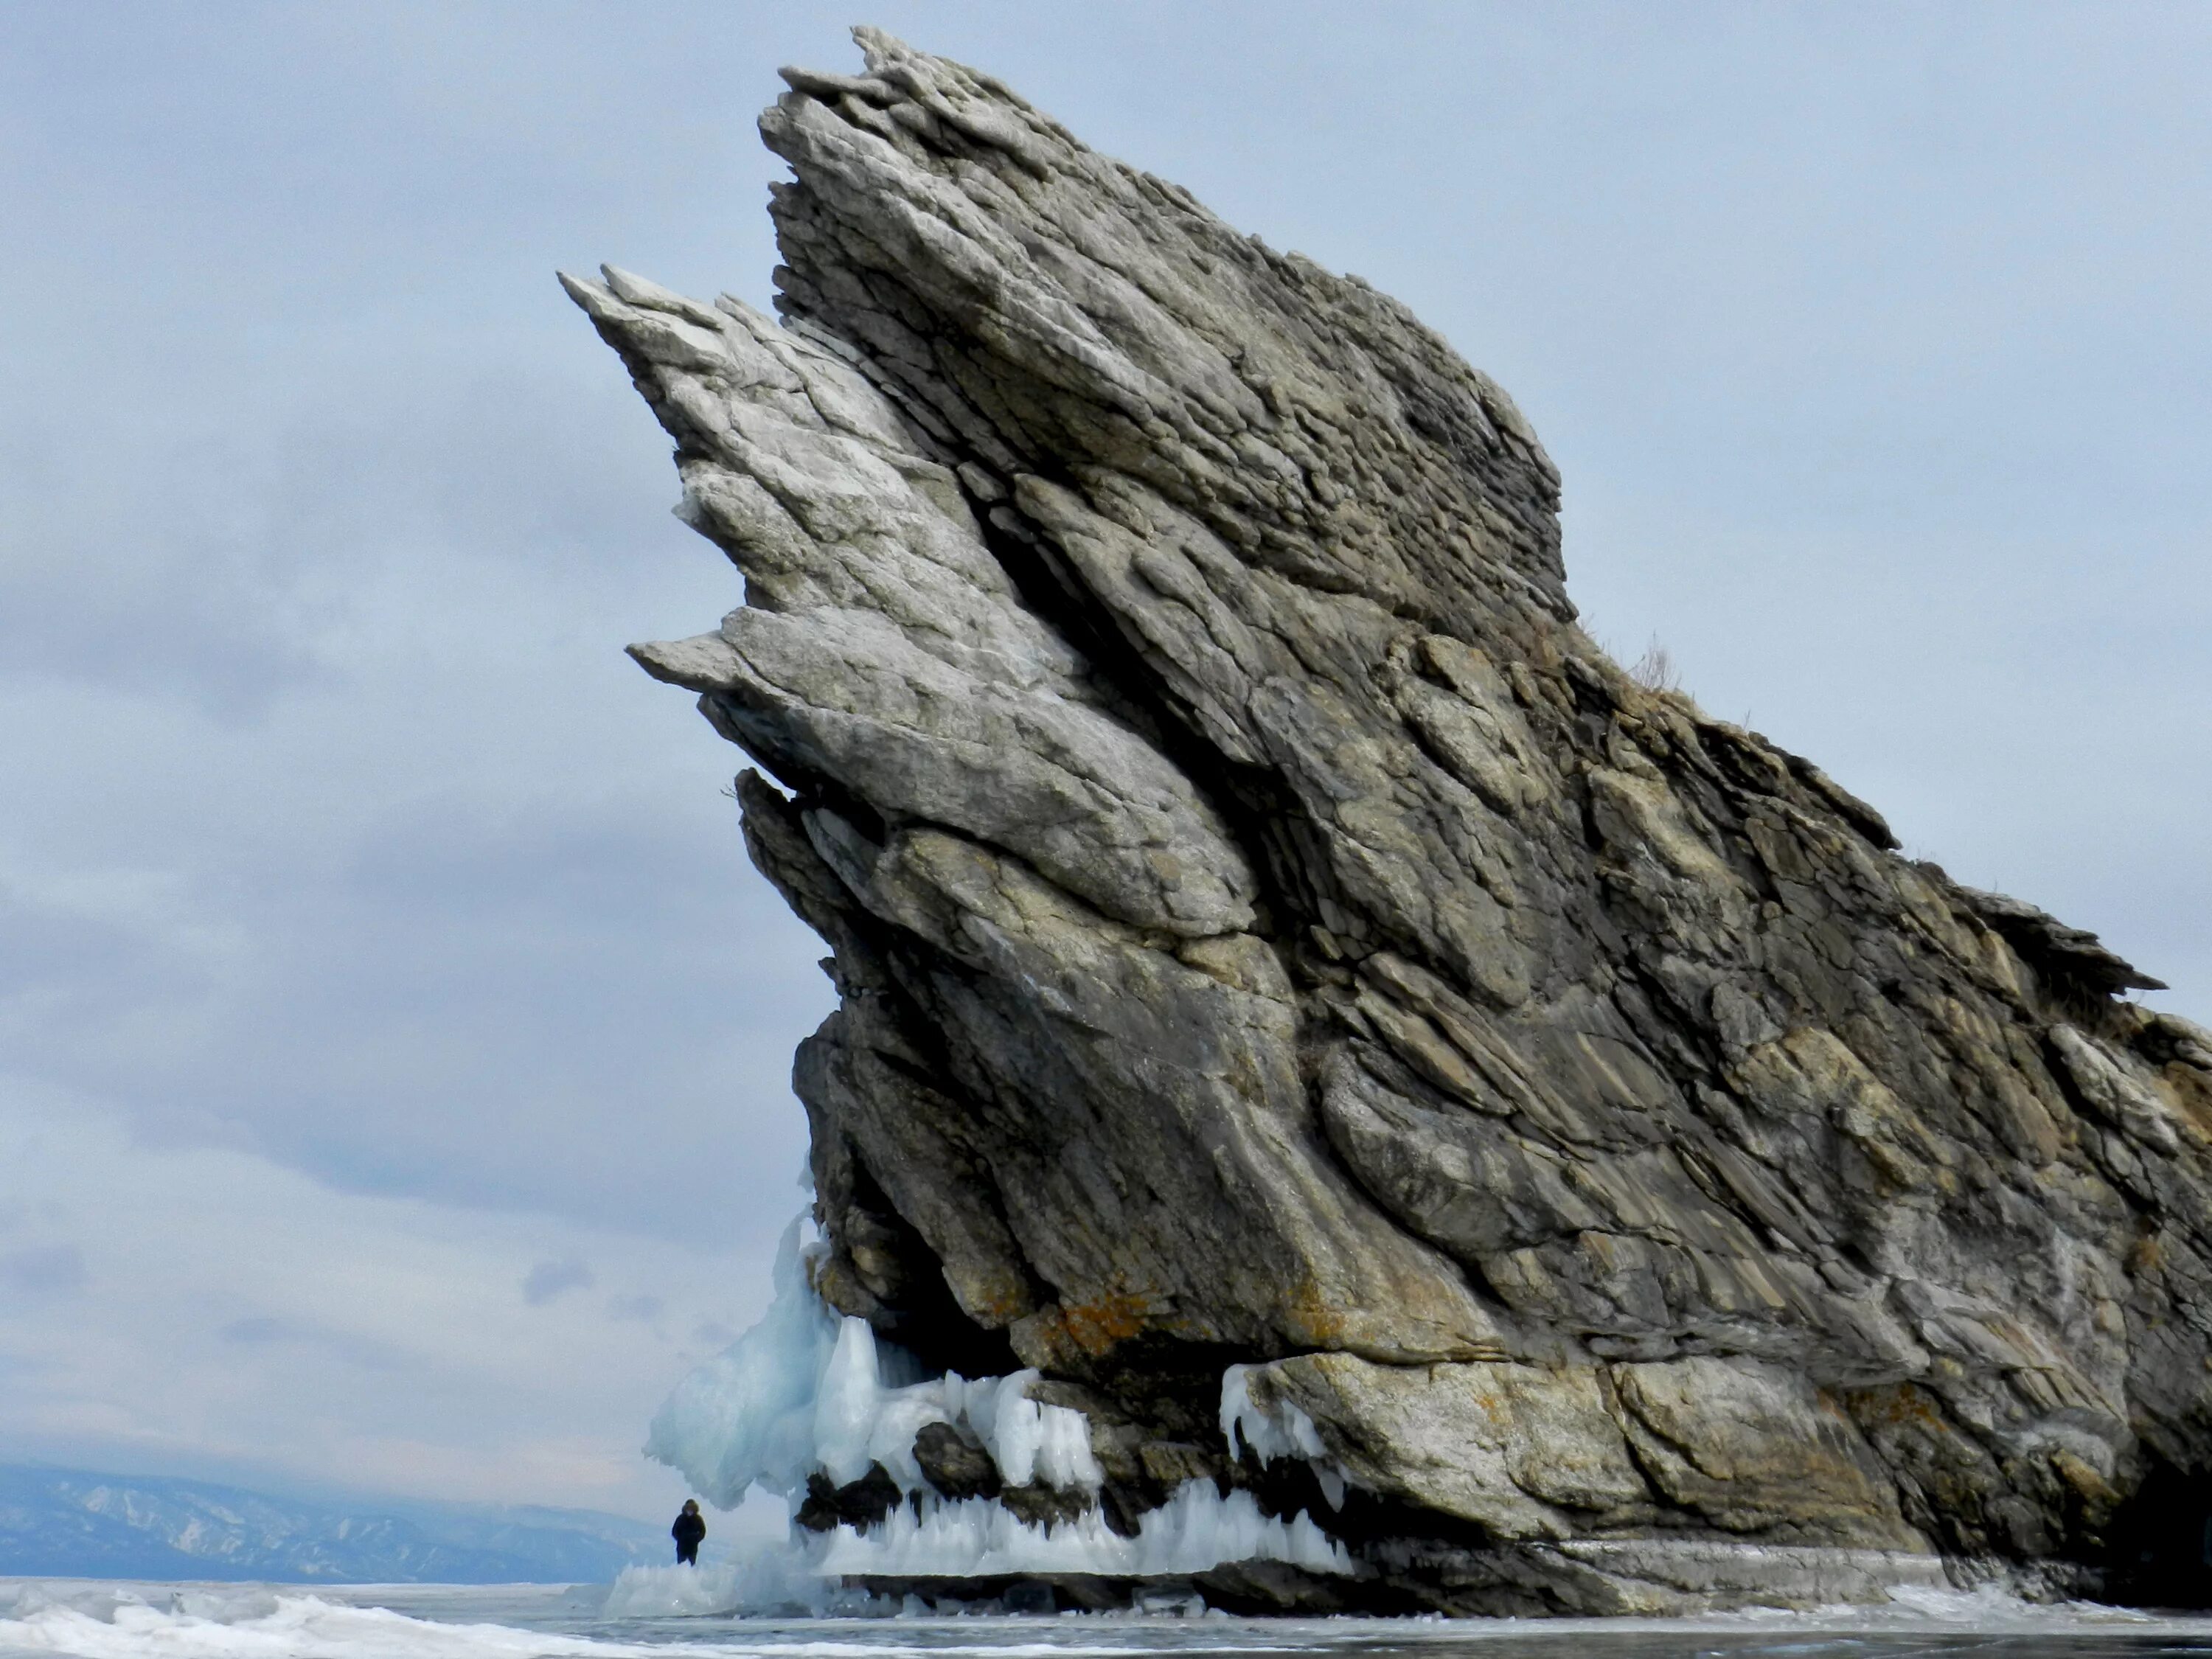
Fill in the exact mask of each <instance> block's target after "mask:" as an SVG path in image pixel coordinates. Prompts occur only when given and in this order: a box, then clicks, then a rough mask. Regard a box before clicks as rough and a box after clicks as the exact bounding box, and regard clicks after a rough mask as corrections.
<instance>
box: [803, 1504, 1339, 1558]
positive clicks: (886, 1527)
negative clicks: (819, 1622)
mask: <svg viewBox="0 0 2212 1659" xmlns="http://www.w3.org/2000/svg"><path fill="white" fill-rule="evenodd" d="M808 1559H809V1560H810V1562H811V1565H813V1566H814V1567H815V1569H816V1570H817V1571H820V1572H822V1573H823V1574H825V1575H842V1576H846V1577H884V1578H905V1577H915V1578H922V1577H928V1578H993V1577H1006V1576H1010V1575H1011V1576H1024V1575H1032V1574H1034V1575H1041V1576H1053V1575H1060V1574H1089V1575H1093V1576H1096V1577H1103V1578H1164V1577H1188V1576H1194V1575H1196V1574H1200V1573H1204V1572H1207V1571H1212V1569H1213V1568H1215V1567H1218V1566H1223V1565H1228V1564H1231V1563H1236V1562H1244V1561H1279V1562H1284V1563H1286V1564H1288V1565H1291V1566H1296V1567H1302V1568H1304V1569H1305V1570H1306V1571H1309V1572H1320V1573H1349V1572H1351V1571H1352V1558H1351V1557H1350V1556H1349V1555H1348V1554H1346V1552H1345V1548H1344V1547H1343V1545H1341V1544H1340V1543H1338V1542H1337V1541H1335V1540H1334V1539H1333V1538H1330V1537H1329V1536H1328V1534H1326V1533H1324V1532H1322V1529H1321V1528H1319V1527H1317V1526H1316V1525H1315V1524H1314V1523H1313V1521H1312V1520H1311V1519H1310V1517H1309V1516H1304V1515H1297V1516H1291V1517H1290V1518H1289V1519H1287V1520H1285V1519H1282V1518H1279V1517H1277V1516H1268V1515H1263V1514H1262V1513H1261V1510H1260V1506H1259V1504H1257V1503H1256V1502H1255V1501H1254V1499H1253V1497H1252V1494H1251V1493H1249V1492H1231V1493H1230V1494H1229V1495H1228V1496H1227V1497H1226V1498H1224V1497H1223V1496H1222V1495H1221V1493H1220V1492H1218V1490H1217V1489H1216V1488H1215V1487H1214V1486H1213V1483H1212V1482H1211V1481H1208V1480H1193V1481H1189V1482H1187V1483H1186V1484H1184V1485H1183V1486H1179V1487H1177V1488H1176V1492H1175V1493H1174V1495H1173V1496H1171V1497H1170V1498H1169V1499H1168V1501H1167V1502H1166V1503H1165V1504H1163V1505H1162V1506H1161V1507H1160V1508H1158V1509H1156V1510H1151V1511H1149V1512H1148V1513H1147V1514H1146V1515H1145V1516H1144V1517H1143V1518H1142V1520H1141V1521H1140V1522H1139V1533H1138V1535H1137V1536H1136V1537H1134V1538H1124V1537H1121V1535H1120V1534H1117V1533H1115V1532H1114V1531H1113V1530H1111V1529H1110V1528H1109V1527H1108V1526H1107V1525H1106V1523H1105V1522H1104V1521H1103V1519H1101V1518H1100V1516H1099V1514H1098V1512H1097V1510H1088V1511H1085V1513H1084V1514H1082V1515H1080V1516H1077V1517H1076V1518H1075V1519H1073V1520H1070V1521H1060V1522H1055V1523H1054V1524H1053V1525H1052V1526H1050V1527H1049V1528H1047V1527H1042V1526H1030V1525H1027V1524H1025V1523H1024V1522H1020V1521H1018V1520H1017V1519H1016V1518H1015V1517H1014V1516H1012V1515H1011V1514H1009V1513H1008V1512H1007V1511H1006V1510H1005V1509H1004V1508H1003V1507H1001V1506H1000V1505H999V1504H995V1503H992V1502H989V1501H988V1500H987V1499H984V1498H966V1499H963V1500H961V1501H959V1502H957V1503H944V1502H926V1503H925V1505H924V1507H923V1509H922V1510H921V1514H920V1515H919V1516H917V1515H916V1514H915V1512H914V1510H912V1509H910V1508H908V1507H906V1506H904V1505H902V1506H901V1507H899V1508H898V1509H896V1510H892V1511H891V1512H890V1516H888V1517H887V1518H886V1519H885V1520H884V1522H881V1523H880V1524H879V1525H877V1526H875V1527H872V1528H868V1529H867V1530H866V1532H855V1531H854V1529H852V1528H845V1527H841V1528H837V1530H836V1531H835V1532H832V1533H829V1534H826V1536H825V1537H824V1539H823V1541H822V1543H821V1544H820V1545H819V1546H817V1547H816V1548H815V1550H814V1551H812V1552H811V1553H810V1554H809V1557H808Z"/></svg>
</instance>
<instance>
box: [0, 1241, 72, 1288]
mask: <svg viewBox="0 0 2212 1659" xmlns="http://www.w3.org/2000/svg"><path fill="white" fill-rule="evenodd" d="M86 1279H87V1275H86V1273H85V1268H84V1252H83V1251H82V1250H80V1249H77V1247H76V1245H74V1244H48V1245H45V1246H42V1247H34V1248H32V1249H20V1250H10V1251H9V1252H8V1253H7V1254H5V1255H0V1285H7V1286H8V1287H9V1289H10V1290H15V1291H22V1292H23V1293H24V1294H25V1295H27V1296H56V1295H59V1296H67V1295H70V1294H71V1293H73V1292H75V1291H82V1289H83V1288H84V1287H85V1283H86Z"/></svg>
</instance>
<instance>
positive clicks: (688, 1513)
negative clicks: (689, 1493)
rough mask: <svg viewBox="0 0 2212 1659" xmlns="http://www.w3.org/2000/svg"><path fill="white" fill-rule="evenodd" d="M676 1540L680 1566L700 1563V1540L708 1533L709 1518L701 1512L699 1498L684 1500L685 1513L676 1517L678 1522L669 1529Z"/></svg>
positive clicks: (677, 1558) (677, 1557)
mask: <svg viewBox="0 0 2212 1659" xmlns="http://www.w3.org/2000/svg"><path fill="white" fill-rule="evenodd" d="M668 1535H669V1536H670V1537H671V1538H673V1539H674V1540H675V1541H676V1560H677V1565H679V1566H686V1567H696V1566H697V1565H699V1541H700V1540H701V1539H702V1538H704V1537H705V1536H706V1535H707V1518H706V1517H705V1516H702V1515H701V1514H700V1513H699V1500H698V1499H697V1498H685V1499H684V1513H683V1514H681V1515H679V1516H677V1517H676V1524H675V1525H674V1526H672V1527H671V1528H669V1529H668Z"/></svg>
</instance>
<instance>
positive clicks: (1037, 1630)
mask: <svg viewBox="0 0 2212 1659" xmlns="http://www.w3.org/2000/svg"><path fill="white" fill-rule="evenodd" d="M706 1576H707V1575H702V1577H706ZM644 1600H645V1597H644V1596H643V1595H641V1594H640V1593H639V1587H637V1586H635V1585H633V1586H632V1587H631V1588H630V1589H629V1593H628V1594H627V1595H624V1596H622V1597H620V1598H611V1596H610V1593H609V1590H608V1588H607V1587H606V1586H605V1585H580V1586H554V1585H516V1586H490V1587H481V1586H452V1587H444V1586H435V1585H430V1586H425V1585H387V1586H375V1585H370V1586H346V1587H330V1586H312V1587H303V1586H299V1585H271V1586H256V1585H228V1584H227V1585H220V1586H209V1585H188V1584H149V1583H136V1584H134V1583H95V1582H91V1581H86V1580H51V1579H50V1580H27V1579H0V1659H22V1656H28V1655H34V1654H35V1655H52V1654H67V1655H81V1656H86V1659H163V1656H177V1659H535V1656H540V1655H544V1656H549V1659H550V1656H563V1659H565V1656H576V1659H625V1656H652V1655H666V1654H671V1653H679V1652H680V1653H681V1654H683V1655H684V1656H687V1659H689V1656H700V1659H706V1656H725V1655H726V1656H743V1659H755V1656H757V1659H878V1656H883V1659H890V1656H895V1655H902V1654H923V1655H930V1656H941V1659H1119V1656H1123V1655H1128V1656H1133V1659H1142V1656H1149V1655H1155V1654H1158V1655H1169V1656H1182V1655H1192V1656H1198V1655H1215V1654H1218V1655H1228V1656H1236V1655H1251V1656H1255V1659H1260V1656H1273V1655H1301V1654H1312V1655H1316V1656H1333V1655H1345V1656H1367V1655H1376V1656H1382V1655H1403V1656H1407V1659H1431V1656H1433V1659H1445V1656H1457V1655H1466V1656H1468V1659H1705V1656H1711V1659H1758V1656H1773V1659H1904V1656H1908V1655H1910V1656H1920V1655H1927V1656H1939V1655H1973V1656H1977V1659H2045V1656H2049V1659H2059V1656H2066V1659H2084V1656H2089V1655H2130V1656H2146V1659H2147V1656H2151V1655H2157V1654H2207V1655H2212V1618H2203V1617H2160V1616H2154V1615H2150V1614H2145V1613H2133V1612H2128V1611H2123V1610H2119V1609H2115V1608H2107V1607H2088V1606H2082V1605H2074V1606H2067V1607H2030V1606H2027V1605H2026V1604H2024V1603H2021V1602H2020V1601H2014V1600H2011V1599H2009V1598H2007V1597H2003V1596H1999V1595H1993V1594H1987V1593H1979V1594H1974V1595H1959V1594H1952V1593H1948V1592H1945V1593H1931V1592H1925V1591H1922V1592H1917V1593H1913V1594H1911V1598H1910V1600H1907V1601H1900V1602H1899V1603H1898V1604H1896V1605H1894V1606H1891V1607H1882V1608H1879V1609H1869V1608H1863V1607H1850V1608H1838V1609H1833V1610H1831V1611H1827V1612H1820V1613H1735V1614H1729V1615H1723V1616H1719V1617H1714V1618H1707V1619H1700V1620H1613V1621H1605V1620H1458V1621H1453V1622H1446V1621H1443V1620H1395V1619H1328V1620H1251V1619H1231V1618H1227V1617H1225V1616H1222V1615H1220V1614H1215V1613H1204V1614H1197V1615H1192V1614H1190V1613H1185V1612H1177V1611H1171V1610H1163V1611H1157V1612H1152V1613H1141V1614H1136V1613H1089V1614H1077V1613H1069V1614H1060V1615H1057V1616H1040V1617H1033V1618H1022V1617H1008V1616H1005V1615H993V1616H989V1617H982V1616H975V1617H965V1618H934V1617H906V1616H900V1617H889V1616H885V1617H876V1618H860V1617H846V1618H813V1619H790V1618H761V1617H750V1616H742V1615H738V1614H733V1613H692V1614H690V1615H687V1616H670V1615H669V1614H668V1613H665V1612H662V1611H654V1610H651V1609H648V1608H646V1607H642V1606H641V1602H642V1601H644ZM624 1606H627V1607H629V1608H630V1609H632V1610H631V1611H629V1612H623V1611H622V1608H623V1607H624Z"/></svg>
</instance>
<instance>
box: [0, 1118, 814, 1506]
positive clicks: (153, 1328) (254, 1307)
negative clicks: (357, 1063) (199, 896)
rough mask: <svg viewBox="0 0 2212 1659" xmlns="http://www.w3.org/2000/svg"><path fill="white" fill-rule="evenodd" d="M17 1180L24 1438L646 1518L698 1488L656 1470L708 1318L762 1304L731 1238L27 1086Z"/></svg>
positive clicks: (114, 1453) (9, 1339)
mask: <svg viewBox="0 0 2212 1659" xmlns="http://www.w3.org/2000/svg"><path fill="white" fill-rule="evenodd" d="M0 1167H4V1168H5V1169H6V1170H8V1172H9V1188H10V1189H11V1191H13V1192H15V1193H20V1194H24V1195H26V1196H27V1197H33V1198H34V1199H35V1200H36V1202H35V1203H34V1204H33V1205H30V1206H17V1207H16V1208H15V1210H14V1211H12V1212H10V1214H9V1216H8V1217H7V1218H6V1220H5V1222H4V1224H0V1285H4V1288H5V1289H6V1290H7V1291H9V1292H11V1294H10V1296H9V1304H10V1305H9V1319H8V1321H7V1324H6V1327H5V1331H4V1334H0V1422H5V1423H6V1424H7V1425H8V1433H9V1438H10V1440H11V1441H12V1442H14V1443H15V1446H16V1447H17V1448H18V1449H20V1448H21V1447H23V1446H25V1445H28V1444H32V1443H46V1444H55V1445H67V1446H72V1447H79V1448H91V1449H93V1452H94V1455H97V1454H98V1451H99V1449H101V1448H105V1449H106V1454H107V1461H108V1462H111V1463H113V1462H127V1461H129V1460H131V1459H132V1458H133V1457H137V1458H141V1459H151V1460H154V1461H155V1462H175V1461H177V1460H179V1459H180V1458H183V1459H188V1460H197V1461H198V1462H207V1461H208V1460H216V1461H217V1462H226V1463H229V1464H232V1465H234V1466H236V1467H238V1468H244V1469H255V1468H258V1469H266V1470H275V1471H281V1472H286V1473H289V1474H292V1475H294V1476H295V1477H298V1476H310V1477H313V1478H319V1479H320V1480H325V1481H329V1482H335V1483H338V1484H343V1485H349V1486H361V1487H365V1488H371V1489H383V1490H389V1491H395V1492H414V1493H418V1494H425V1495H430V1496H443V1497H453V1498H493V1499H500V1500H508V1501H529V1502H539V1503H552V1504H586V1505H598V1506H603V1507H618V1508H625V1509H630V1510H637V1511H638V1512H640V1513H644V1514H648V1515H650V1514H653V1513H654V1512H656V1511H657V1510H658V1509H659V1507H660V1505H661V1504H662V1502H663V1501H664V1499H670V1500H672V1497H673V1496H674V1495H675V1493H676V1492H677V1486H676V1483H675V1482H674V1480H673V1478H672V1477H670V1476H667V1475H665V1473H663V1472H659V1471H656V1470H653V1469H652V1468H648V1467H647V1465H645V1464H644V1462H643V1461H642V1460H641V1457H640V1456H639V1455H638V1451H637V1447H638V1445H639V1443H640V1442H641V1439H642V1437H643V1432H644V1425H645V1423H646V1421H647V1418H648V1417H649V1416H650V1415H651V1413H652V1412H653V1408H654V1407H656V1406H657V1405H658V1404H659V1399H660V1397H661V1395H663V1394H664V1393H665V1391H666V1390H667V1389H668V1388H669V1387H670V1386H671V1384H672V1383H673V1382H674V1381H675V1380H676V1379H677V1378H678V1376H681V1375H682V1374H683V1372H684V1370H686V1369H687V1368H688V1367H689V1366H690V1364H693V1363H695V1362H696V1360H697V1359H699V1358H702V1357H703V1350H702V1349H701V1348H700V1347H699V1346H698V1345H697V1344H696V1342H695V1341H694V1340H693V1339H692V1332H693V1330H694V1328H696V1327H697V1326H699V1325H702V1324H705V1323H720V1324H723V1325H738V1324H743V1323H745V1322H749V1320H750V1318H751V1316H753V1315H754V1314H755V1313H756V1312H757V1309H758V1306H759V1305H760V1304H761V1303H762V1301H763V1297H764V1293H765V1288H766V1287H765V1285H763V1283H762V1282H761V1281H760V1279H759V1277H758V1275H757V1273H755V1272H754V1271H753V1269H752V1265H751V1262H750V1258H749V1257H748V1256H747V1255H744V1254H743V1253H740V1252H739V1251H738V1250H736V1249H731V1248H727V1247H725V1248H720V1249H717V1248H714V1247H713V1246H712V1245H711V1244H700V1245H694V1246H689V1247H687V1246H685V1245H683V1244H679V1243H674V1242H671V1241H670V1240H667V1239H665V1238H656V1237H640V1236H637V1235H635V1234H631V1233H625V1232H619V1231H608V1230H605V1229H593V1228H588V1227H582V1226H579V1225H575V1224H574V1223H571V1222H566V1221H563V1220H560V1219H557V1218H551V1217H546V1216H529V1215H522V1214H512V1213H509V1214H501V1213H496V1212H485V1211H482V1210H471V1209H463V1208H459V1207H455V1206H444V1205H439V1204H435V1203H431V1202H428V1201H425V1200H420V1199H409V1198H385V1197H374V1196H367V1195H362V1194H348V1193H342V1192H337V1191H334V1190H332V1189H331V1188H328V1187H326V1186H324V1185H321V1184H320V1183H319V1182H315V1181H313V1180H312V1179H310V1178H309V1177H307V1176H304V1175H302V1174H301V1173H299V1172H298V1171H296V1170H289V1169H286V1168H284V1167H283V1166H281V1165H279V1164H274V1163H272V1162H270V1160H268V1159H266V1158H261V1157H258V1156H256V1155H254V1154H253V1153H251V1152H240V1151H237V1150H233V1149H227V1148H220V1147H209V1146H148V1145H146V1144H145V1143H143V1141H140V1140H137V1139H134V1138H133V1137H132V1136H131V1134H130V1133H128V1131H127V1130H126V1129H125V1127H123V1125H122V1124H121V1122H120V1121H118V1119H117V1118H116V1117H115V1116H114V1115H112V1114H110V1113H107V1112H105V1111H103V1110H101V1109H99V1108H97V1107H95V1106H93V1105H91V1104H88V1103H86V1102H84V1101H82V1100H76V1099H65V1098H62V1097H57V1096H55V1095H54V1094H52V1092H51V1091H43V1090H40V1089H39V1088H37V1087H36V1086H34V1085H24V1084H22V1083H21V1082H20V1081H19V1080H13V1079H10V1080H5V1081H0ZM801 1201H802V1195H801V1194H799V1191H798V1190H797V1188H796V1187H795V1186H793V1187H792V1188H790V1189H789V1192H788V1203H789V1207H790V1208H791V1209H792V1210H793V1211H795V1210H796V1209H797V1208H798V1206H799V1203H800V1202H801ZM586 1261H589V1262H591V1263H592V1264H593V1265H592V1267H589V1268H586V1267H585V1266H584V1263H585V1262H586ZM587 1283H595V1284H596V1285H598V1286H599V1288H600V1289H602V1290H604V1291H606V1292H608V1293H609V1295H608V1296H603V1297H587V1296H580V1295H577V1294H574V1290H575V1289H576V1288H578V1287H580V1286H581V1285H585V1284H587ZM525 1284H531V1285H536V1286H537V1287H538V1289H539V1291H540V1292H541V1293H540V1294H538V1296H537V1297H534V1298H532V1297H526V1296H524V1295H520V1294H518V1291H517V1287H518V1285H525ZM563 1290H567V1291H570V1292H571V1293H569V1294H567V1295H562V1294H561V1293H560V1292H561V1291H563ZM609 1297H611V1298H612V1302H613V1304H614V1305H610V1301H609Z"/></svg>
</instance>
